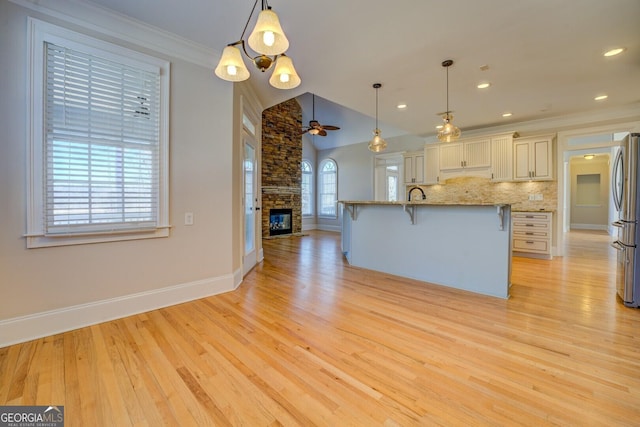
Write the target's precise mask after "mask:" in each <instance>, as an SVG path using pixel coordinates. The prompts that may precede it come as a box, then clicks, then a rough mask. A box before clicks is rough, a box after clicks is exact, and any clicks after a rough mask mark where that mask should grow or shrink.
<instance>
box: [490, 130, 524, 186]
mask: <svg viewBox="0 0 640 427" xmlns="http://www.w3.org/2000/svg"><path fill="white" fill-rule="evenodd" d="M517 135H518V134H517V133H514V132H510V133H506V134H502V135H493V136H491V180H492V181H493V182H502V181H512V180H513V138H514V136H517Z"/></svg>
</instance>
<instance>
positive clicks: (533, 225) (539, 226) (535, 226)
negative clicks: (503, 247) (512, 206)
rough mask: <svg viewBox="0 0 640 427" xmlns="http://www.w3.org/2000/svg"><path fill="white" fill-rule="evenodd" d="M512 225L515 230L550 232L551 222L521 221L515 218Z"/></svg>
mask: <svg viewBox="0 0 640 427" xmlns="http://www.w3.org/2000/svg"><path fill="white" fill-rule="evenodd" d="M512 225H513V229H514V230H515V229H516V228H518V229H522V230H527V229H532V230H548V229H549V222H547V221H532V220H521V219H515V218H514V220H513V223H512Z"/></svg>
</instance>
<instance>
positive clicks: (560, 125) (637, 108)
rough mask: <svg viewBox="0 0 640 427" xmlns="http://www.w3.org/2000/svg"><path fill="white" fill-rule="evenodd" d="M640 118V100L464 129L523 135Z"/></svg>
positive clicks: (468, 133) (429, 139) (476, 133)
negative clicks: (619, 105) (510, 132)
mask: <svg viewBox="0 0 640 427" xmlns="http://www.w3.org/2000/svg"><path fill="white" fill-rule="evenodd" d="M638 120H640V102H636V103H633V104H630V105H627V106H624V107H615V108H609V109H603V110H592V111H586V112H582V113H574V114H566V115H562V116H555V117H545V118H541V119H536V120H529V121H522V122H513V123H511V122H510V123H509V124H505V125H497V126H487V127H482V128H473V129H467V130H465V129H462V131H463V134H464V136H465V137H469V136H480V135H486V134H494V133H501V132H508V131H512V130H514V129H516V130H517V131H518V133H519V134H520V135H521V136H526V135H525V134H531V133H538V132H552V133H555V132H559V131H566V130H569V129H576V128H581V127H592V126H595V125H601V124H608V123H625V122H632V121H638ZM425 141H426V142H437V141H438V139H437V138H436V136H435V135H433V136H431V135H429V136H426V137H425Z"/></svg>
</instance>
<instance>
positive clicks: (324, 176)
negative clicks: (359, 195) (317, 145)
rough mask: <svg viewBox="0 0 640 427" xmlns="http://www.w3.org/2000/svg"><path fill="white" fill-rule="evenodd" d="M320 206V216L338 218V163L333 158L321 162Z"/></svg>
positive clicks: (319, 178)
mask: <svg viewBox="0 0 640 427" xmlns="http://www.w3.org/2000/svg"><path fill="white" fill-rule="evenodd" d="M318 181H319V182H318V188H319V193H320V194H319V198H318V200H319V207H318V216H323V217H329V218H336V212H337V208H336V205H337V200H338V165H336V162H335V161H333V160H331V159H326V160H323V161H322V163H320V174H319V177H318Z"/></svg>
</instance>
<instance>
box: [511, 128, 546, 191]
mask: <svg viewBox="0 0 640 427" xmlns="http://www.w3.org/2000/svg"><path fill="white" fill-rule="evenodd" d="M552 156H553V135H545V136H539V137H527V138H520V139H517V140H516V142H515V143H514V144H513V167H514V171H513V179H514V181H542V180H551V179H553V160H552V158H553V157H552Z"/></svg>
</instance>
